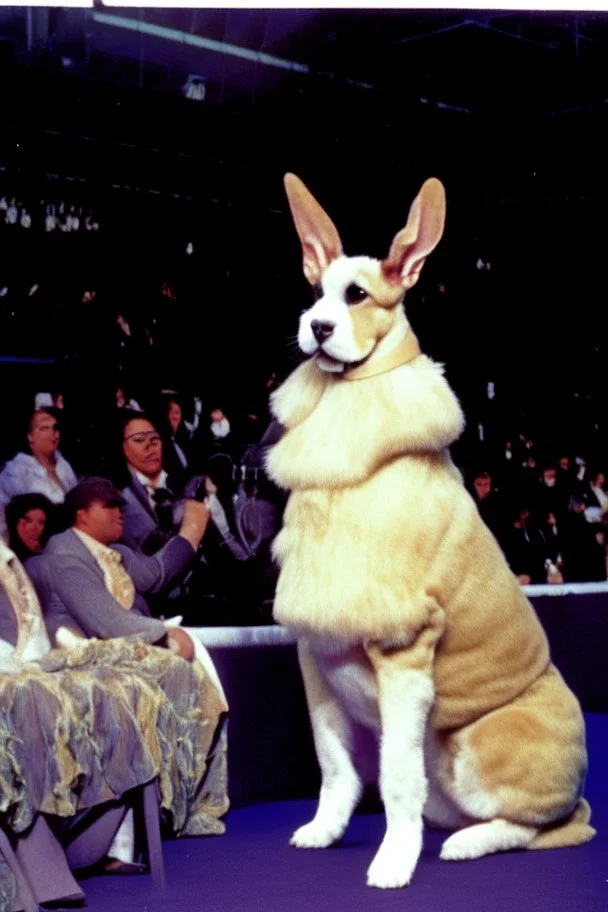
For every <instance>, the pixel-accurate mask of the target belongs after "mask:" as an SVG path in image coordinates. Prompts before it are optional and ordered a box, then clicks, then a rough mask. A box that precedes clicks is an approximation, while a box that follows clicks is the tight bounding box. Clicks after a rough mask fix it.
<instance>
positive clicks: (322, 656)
mask: <svg viewBox="0 0 608 912" xmlns="http://www.w3.org/2000/svg"><path fill="white" fill-rule="evenodd" d="M307 642H308V645H309V647H310V649H311V652H312V653H313V656H314V661H315V664H316V666H317V669H318V670H319V672H320V674H321V675H322V677H323V678H324V680H325V682H326V684H327V686H328V687H329V688H330V690H331V691H332V693H333V694H334V695H335V696H336V698H337V700H338V701H339V702H340V704H341V706H342V708H343V709H344V710H345V712H346V713H347V715H348V716H349V717H350V718H351V719H353V720H354V721H355V722H358V723H359V724H360V725H364V726H365V727H366V728H371V729H373V730H375V731H379V730H380V710H379V707H378V687H377V682H376V677H375V675H374V673H373V670H372V666H371V663H370V661H369V659H368V657H367V655H366V653H365V650H364V649H363V647H362V646H361V645H360V644H354V645H342V644H337V643H328V642H327V641H326V640H323V639H322V638H321V637H319V638H318V639H317V638H316V637H307Z"/></svg>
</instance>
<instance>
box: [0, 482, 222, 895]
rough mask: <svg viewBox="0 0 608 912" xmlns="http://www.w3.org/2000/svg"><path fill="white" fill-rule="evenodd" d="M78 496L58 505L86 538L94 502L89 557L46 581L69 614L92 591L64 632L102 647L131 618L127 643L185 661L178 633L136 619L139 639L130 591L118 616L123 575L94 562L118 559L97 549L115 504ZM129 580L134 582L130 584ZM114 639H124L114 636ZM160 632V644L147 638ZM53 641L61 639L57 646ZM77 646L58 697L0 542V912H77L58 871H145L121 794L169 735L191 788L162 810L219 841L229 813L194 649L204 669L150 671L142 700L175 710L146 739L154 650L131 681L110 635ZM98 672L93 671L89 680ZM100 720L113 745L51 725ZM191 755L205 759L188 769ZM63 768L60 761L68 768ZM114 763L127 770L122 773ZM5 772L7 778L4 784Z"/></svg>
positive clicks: (60, 675)
mask: <svg viewBox="0 0 608 912" xmlns="http://www.w3.org/2000/svg"><path fill="white" fill-rule="evenodd" d="M87 485H88V488H87ZM78 488H79V489H78ZM78 488H77V489H74V491H76V494H74V493H73V492H72V493H70V494H69V495H68V499H69V501H68V502H69V504H70V505H71V507H72V508H75V507H78V510H77V511H76V512H77V513H78V512H80V514H81V515H80V518H77V519H76V521H75V526H78V525H86V526H87V528H88V529H89V532H94V531H95V530H94V528H93V527H92V525H91V522H89V523H88V524H87V522H86V518H84V519H83V515H82V514H86V513H89V516H90V517H91V516H92V514H93V512H95V510H94V509H93V508H94V505H95V504H97V507H98V509H97V511H96V512H97V526H96V528H97V536H98V537H97V538H93V537H91V541H90V542H89V545H88V546H89V547H91V548H92V549H93V550H95V553H96V557H95V558H92V553H93V552H92V551H91V552H88V551H85V552H84V553H82V554H80V555H79V554H78V552H77V551H75V552H74V559H73V560H72V561H71V563H70V559H69V557H68V558H67V560H66V559H64V556H63V555H62V554H61V552H60V553H59V556H58V562H59V564H60V565H61V569H60V570H59V575H61V572H62V571H63V570H65V571H66V572H67V574H68V575H69V576H70V580H69V582H68V588H70V587H73V592H72V593H71V594H72V595H73V597H74V601H73V604H74V605H76V603H77V602H78V601H80V600H82V599H83V597H84V599H85V601H86V593H88V591H89V589H91V590H93V591H92V596H93V599H92V601H89V602H88V608H89V609H90V612H89V615H88V617H87V618H85V616H84V614H83V611H82V609H81V608H79V607H78V608H77V612H76V613H77V614H78V620H75V618H74V617H73V616H70V615H69V614H68V613H67V608H68V605H67V604H66V605H65V606H64V607H65V608H66V624H67V626H68V627H69V628H71V629H72V630H73V631H75V632H76V631H80V632H81V633H82V634H84V633H86V632H87V631H88V632H89V633H91V634H92V633H95V634H96V635H97V636H100V635H101V633H102V632H105V633H106V634H107V635H108V636H110V637H111V638H112V634H111V633H110V631H109V628H108V626H107V623H106V621H107V619H108V616H112V615H113V614H116V615H117V617H118V626H119V627H120V626H121V625H122V626H123V627H124V621H123V616H124V617H126V618H130V619H131V624H130V626H129V624H127V629H128V631H129V632H130V633H138V634H139V636H140V637H143V638H144V639H146V640H148V641H149V642H153V641H154V642H157V643H158V645H161V644H162V645H165V644H166V645H168V646H169V648H170V649H171V651H172V652H174V653H175V654H176V655H177V656H180V657H182V658H185V659H189V658H191V656H192V642H191V641H190V639H189V637H188V636H187V634H186V633H185V631H183V630H180V629H178V628H176V629H174V630H171V631H164V630H158V631H157V630H155V629H154V626H153V625H156V624H157V622H154V621H152V619H146V618H145V617H144V616H141V617H140V618H139V629H138V628H137V625H136V624H133V620H134V619H135V616H136V615H137V613H138V610H139V605H138V603H137V598H138V596H137V594H135V600H134V602H133V606H132V607H131V608H130V609H129V605H128V602H129V593H130V591H131V590H132V589H133V584H132V583H131V584H130V585H128V580H129V577H128V576H127V575H126V572H125V571H124V570H123V577H122V579H115V578H114V574H115V568H116V566H120V565H119V564H118V565H116V564H115V563H114V561H113V560H112V561H111V563H110V564H109V565H106V564H105V563H104V555H105V552H110V554H112V555H114V554H116V555H119V552H115V551H114V550H112V549H110V548H107V547H106V545H104V544H103V543H102V540H103V541H109V540H110V539H111V538H113V535H112V534H111V533H110V527H111V525H112V523H115V522H116V512H115V509H116V508H114V507H113V506H111V505H110V501H111V500H113V499H115V498H116V497H117V492H116V491H115V490H110V489H111V486H109V483H108V482H106V481H105V480H103V479H91V480H90V482H83V483H82V484H81V486H78ZM85 491H88V495H87V496H84V495H85ZM92 494H94V496H95V498H101V500H95V501H94V502H93V503H92V504H91V506H90V507H83V506H82V504H85V503H88V501H89V497H90V495H92ZM102 502H104V503H106V505H107V506H108V507H109V509H108V510H107V511H106V515H105V518H104V519H102V518H101V516H100V515H99V513H100V510H102V509H103V507H101V503H102ZM195 506H196V508H197V510H196V513H197V515H194V516H193V517H192V523H191V528H190V531H189V538H190V543H188V542H185V543H184V544H185V546H186V548H187V549H189V550H190V552H192V551H193V548H194V546H195V543H196V540H197V539H198V537H199V536H200V527H201V525H202V523H201V519H203V517H202V516H201V515H198V514H199V513H200V511H201V509H202V508H201V505H195ZM82 520H83V521H82ZM81 521H82V522H81ZM104 528H105V533H104V532H103V530H104ZM66 534H67V533H66ZM70 534H76V533H71V532H70ZM82 535H83V536H84V535H88V533H82ZM64 536H65V534H64ZM64 536H58V537H59V538H62V537H64ZM66 553H67V552H66ZM89 554H90V555H91V558H92V560H95V561H97V560H99V561H100V564H98V565H97V567H98V569H97V572H96V573H95V574H91V573H90V568H89V566H88V563H89V561H88V555H89ZM44 560H45V558H44V556H41V557H35V558H33V559H32V560H31V561H30V564H34V565H35V566H36V568H37V569H42V565H41V562H42V561H44ZM140 569H141V568H140ZM56 570H57V567H55V571H56ZM147 572H148V574H149V575H150V576H151V575H153V573H154V571H153V568H151V567H148V568H147ZM137 575H138V574H136V573H134V576H136V577H137ZM139 577H140V578H141V574H139ZM41 578H42V579H44V581H45V586H46V594H47V595H49V594H50V592H51V590H50V585H52V583H51V582H50V581H51V580H53V581H55V580H56V579H57V575H56V573H54V572H53V570H51V573H50V577H48V578H46V577H45V574H44V573H43V574H42V577H41ZM104 586H107V587H108V589H106V588H104ZM114 586H116V590H115V591H116V594H117V597H118V599H119V601H115V600H114V599H113V598H112V597H111V596H110V594H109V590H110V589H111V588H113V587H114ZM60 594H61V590H60V587H58V589H57V590H56V591H55V592H53V593H52V594H51V595H52V598H54V599H57V598H59V597H60ZM93 603H94V607H93ZM118 612H119V613H120V614H117V613H118ZM131 616H132V617H131ZM146 620H148V625H147V629H142V627H141V625H142V624H144V623H145V621H146ZM122 632H125V633H126V630H123V631H122ZM159 633H160V634H162V635H163V636H161V637H160V638H158V634H159ZM165 634H166V636H165ZM65 635H66V634H65V632H64V634H63V638H62V643H63V642H64V637H65ZM163 641H164V642H163ZM102 645H103V647H106V646H107V647H109V649H108V652H107V653H103V652H102V650H101V646H102ZM140 645H141V644H140ZM83 647H84V650H83V651H82V652H81V653H80V655H79V657H78V663H77V664H78V671H77V674H76V677H75V678H74V679H73V680H71V681H70V682H69V686H68V687H67V688H66V686H65V685H66V678H67V677H69V676H70V675H71V674H72V670H71V668H70V660H69V659H67V658H64V657H61V653H62V652H63V650H58V651H57V652H55V653H51V652H50V649H51V643H50V640H49V636H48V632H47V630H46V628H45V625H44V621H43V617H42V612H41V609H40V603H39V601H38V598H37V595H36V591H35V588H34V586H33V585H32V583H31V582H30V579H29V578H28V575H27V573H26V572H25V570H24V568H23V566H22V565H21V563H20V561H19V560H18V559H17V557H16V556H15V555H14V554H13V552H12V551H10V549H9V548H7V547H6V545H4V543H3V542H1V541H0V673H1V674H0V678H1V681H0V684H1V686H2V688H3V697H4V700H3V709H4V712H3V714H2V718H1V719H0V733H1V735H2V739H3V742H6V743H10V739H12V740H13V741H14V742H16V744H17V747H16V749H15V756H14V757H11V758H10V760H9V763H8V764H7V763H5V764H4V769H3V770H2V782H3V784H4V785H5V786H6V787H7V788H8V795H7V796H5V797H6V798H7V801H8V802H9V806H12V807H13V808H18V811H17V813H15V814H13V815H6V816H5V819H4V820H3V821H0V867H2V862H3V861H4V867H3V870H2V873H3V876H10V877H11V881H12V883H11V884H10V885H9V886H10V890H9V892H8V894H7V893H6V891H5V892H4V893H3V890H2V887H3V886H4V884H3V883H2V884H0V906H1V908H3V909H4V908H5V905H2V901H3V900H4V899H5V898H6V896H7V895H8V897H9V900H10V903H11V904H10V905H8V906H6V908H10V909H15V910H19V909H25V908H27V909H28V910H29V909H32V910H33V909H37V908H38V907H39V905H43V906H44V907H47V906H48V907H53V908H58V907H61V908H64V907H70V908H71V907H73V906H75V905H79V906H80V905H84V904H86V903H85V896H84V893H83V892H82V890H81V889H80V887H79V885H78V883H77V882H76V881H75V879H74V877H73V875H72V873H71V872H72V871H73V870H76V869H79V868H84V867H86V868H89V869H90V868H91V866H92V865H95V866H96V867H97V866H98V865H99V867H98V871H99V873H101V872H102V871H103V872H105V873H108V874H115V873H122V874H134V873H142V872H145V871H146V870H147V867H146V865H143V864H141V863H140V862H138V861H137V860H136V858H137V853H138V843H139V839H138V828H137V826H136V825H135V817H134V812H133V803H132V802H133V801H134V800H135V794H134V789H135V788H138V787H141V786H145V785H146V783H148V782H150V781H151V780H150V779H149V778H148V776H149V775H150V772H152V770H153V766H152V761H150V767H151V769H150V772H148V771H147V769H146V767H145V763H146V762H147V761H148V758H151V757H156V756H157V752H158V754H160V753H161V749H160V744H161V743H162V744H163V745H166V744H167V743H169V741H170V739H171V737H174V738H175V743H174V745H173V747H174V749H175V750H180V745H179V741H180V739H183V740H184V741H185V743H186V744H187V748H186V751H185V752H184V755H183V757H182V762H184V759H185V760H186V770H187V771H186V772H184V773H183V774H184V775H186V776H192V775H193V774H194V775H196V776H197V777H198V778H197V780H196V782H195V785H196V788H190V791H189V796H188V804H187V805H184V804H183V797H181V799H180V800H181V801H182V804H181V805H179V802H177V801H171V800H170V801H169V802H168V804H167V807H169V808H171V809H173V807H175V808H177V809H178V811H179V813H180V815H181V823H180V826H181V827H183V828H184V831H185V832H187V827H188V826H189V820H190V816H191V817H192V820H193V834H197V835H198V834H199V833H201V832H203V833H204V832H211V833H219V832H222V831H223V825H222V824H220V823H219V817H220V816H221V815H222V814H223V813H225V810H226V809H227V807H228V798H227V794H226V791H225V754H226V737H225V725H224V721H223V720H224V718H225V717H224V713H225V711H226V709H227V704H226V702H225V697H224V695H223V690H222V687H221V683H220V682H219V679H218V678H217V674H216V672H215V669H214V668H213V667H212V664H211V660H210V659H209V657H208V656H207V655H206V654H203V653H204V650H203V652H201V650H200V646H198V645H197V647H196V658H197V659H199V661H200V662H201V663H202V666H203V668H201V666H200V665H197V664H196V663H195V664H193V665H192V672H190V670H188V672H187V674H186V675H184V676H182V674H181V673H179V672H178V675H177V676H176V675H175V674H173V676H172V675H171V674H168V675H167V676H165V675H164V673H163V674H156V676H155V680H154V683H153V684H152V687H153V688H155V699H158V698H159V697H160V698H162V699H163V700H168V701H169V702H170V703H172V705H173V706H174V707H175V708H176V709H177V712H176V713H175V716H171V714H169V715H170V717H171V718H170V725H166V724H165V723H163V722H162V720H159V722H158V728H157V726H154V727H153V730H150V726H149V720H148V718H147V712H148V711H149V708H148V707H147V706H146V700H143V701H142V700H141V694H142V693H144V692H145V693H146V696H147V698H148V697H149V696H150V687H151V682H150V674H151V672H152V671H153V670H155V669H156V667H157V662H158V659H159V658H160V659H162V658H163V657H162V655H161V653H160V651H158V650H155V651H154V652H156V653H157V658H155V657H154V655H153V654H152V650H148V653H147V654H145V655H141V654H137V665H138V668H140V669H141V671H140V672H138V671H137V670H135V669H134V668H133V665H132V662H133V657H134V655H133V645H132V644H127V643H125V642H124V641H121V640H119V639H113V638H112V643H107V644H105V643H104V644H95V643H90V644H83ZM142 648H144V647H142ZM104 659H105V662H104ZM125 661H126V663H127V664H126V665H124V662H125ZM171 661H172V662H175V661H177V660H171ZM106 662H107V664H105V663H106ZM26 663H27V664H26ZM29 663H39V664H40V666H41V667H40V668H39V669H37V670H35V671H34V670H32V665H31V664H29ZM45 663H49V664H46V665H45ZM102 663H103V665H102ZM180 664H182V663H181V662H180ZM100 666H102V667H103V669H104V670H103V672H102V673H101V676H100V672H99V668H100ZM123 667H124V674H125V680H126V681H127V682H128V686H127V687H123V686H118V687H116V685H115V683H114V682H115V681H116V679H117V678H118V680H119V684H120V679H121V677H122V676H123ZM168 667H169V666H168V665H167V663H166V661H161V662H160V664H159V665H158V669H159V671H161V672H166V671H167V669H168ZM174 671H175V669H174ZM205 672H206V674H205ZM16 675H18V676H19V677H18V684H12V683H11V679H12V678H13V676H16ZM184 685H186V686H187V685H190V686H191V687H192V693H191V698H192V700H193V701H194V702H193V705H194V706H196V707H197V712H198V713H199V714H200V716H199V717H200V719H201V721H202V724H201V725H200V726H197V729H198V730H197V731H196V732H195V733H192V734H190V730H191V726H190V725H189V724H188V723H187V720H186V719H181V718H180V713H179V707H180V706H181V705H182V704H183V693H184V690H183V688H184ZM34 702H35V704H36V707H37V709H38V713H37V714H35V716H32V715H31V713H29V710H28V711H26V712H25V713H24V707H25V706H27V707H30V706H31V705H33V703H34ZM142 705H143V706H144V709H143V710H142ZM105 712H107V713H108V716H107V717H108V718H113V719H114V720H115V721H116V720H120V721H121V722H122V723H123V725H124V728H123V727H121V726H120V724H119V727H120V731H121V738H120V739H116V738H115V734H116V732H115V731H112V730H111V727H110V729H108V730H106V729H104V727H103V725H101V726H99V725H91V724H89V725H88V729H87V731H88V735H87V739H86V744H84V743H83V742H82V739H81V738H80V736H79V735H77V732H78V725H77V724H76V727H75V728H74V726H73V725H68V727H67V729H66V728H65V726H64V725H62V724H60V720H61V718H64V719H68V720H72V722H73V723H77V722H78V718H79V713H80V714H81V715H82V716H85V717H87V718H88V719H89V723H90V722H91V720H95V719H97V720H99V719H101V718H105V716H104V713H105ZM176 722H177V728H175V723H176ZM184 722H186V725H184ZM26 731H27V742H26V745H25V746H24V740H25V739H24V737H23V735H24V733H25V732H26ZM108 737H109V741H108V740H107V739H108ZM73 738H74V741H72V739H73ZM19 745H21V747H20V746H19ZM73 750H76V753H77V754H78V756H79V764H80V766H78V765H77V766H78V771H79V775H78V776H77V777H76V778H75V777H74V775H73V770H74V768H75V767H74V766H73V762H74V761H73V756H72V751H73ZM100 756H103V758H104V763H105V764H106V766H104V770H103V773H104V774H106V775H107V779H106V778H105V776H103V775H102V776H101V777H100V775H99V769H98V764H99V757H100ZM203 757H205V761H204V762H201V759H202V758H203ZM53 758H55V760H56V762H54V759H53ZM59 758H61V759H59ZM65 758H68V759H67V762H66V759H65ZM125 758H127V759H128V761H129V762H127V763H125ZM154 762H156V760H155V761H154ZM173 762H174V761H173ZM15 763H16V764H17V766H18V768H19V772H20V774H19V776H18V777H15V776H14V775H12V770H13V769H14V767H11V766H10V764H15ZM165 768H166V772H167V774H168V778H167V781H169V780H172V778H173V777H172V776H171V770H170V769H169V768H168V765H167V764H165ZM8 769H10V770H11V775H9V776H7V770H8ZM207 772H209V776H207ZM180 774H182V769H181V767H180ZM189 781H190V780H189ZM191 785H192V783H191ZM170 788H171V789H172V790H173V795H176V794H177V789H176V782H175V781H174V780H173V781H171V783H170ZM113 791H114V793H115V795H114V797H113V798H112V799H111V800H108V795H112V792H113ZM57 796H60V798H61V801H60V804H61V816H56V815H54V814H53V813H52V812H49V811H48V810H46V809H48V808H55V807H59V804H58V803H57ZM24 799H25V800H24ZM42 808H44V809H45V811H46V812H43V811H42ZM20 816H21V818H22V820H24V821H25V823H26V824H27V826H26V827H25V828H22V829H18V828H16V829H15V830H13V829H11V826H12V823H14V819H12V818H16V819H17V820H19V818H20ZM173 820H175V818H173ZM28 821H31V823H28ZM7 847H8V850H9V851H8V855H7V854H6V853H7ZM15 893H16V895H15Z"/></svg>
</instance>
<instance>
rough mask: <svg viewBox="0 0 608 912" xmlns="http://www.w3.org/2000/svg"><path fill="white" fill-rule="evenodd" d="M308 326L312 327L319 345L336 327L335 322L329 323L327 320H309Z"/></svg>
mask: <svg viewBox="0 0 608 912" xmlns="http://www.w3.org/2000/svg"><path fill="white" fill-rule="evenodd" d="M310 328H311V329H312V334H313V336H314V337H315V339H316V340H317V342H318V343H319V345H321V344H322V343H323V342H325V340H326V339H329V337H330V336H331V334H332V333H333V331H334V329H335V328H336V324H335V323H329V322H328V321H327V320H311V321H310Z"/></svg>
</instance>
